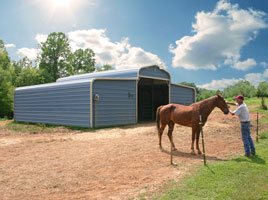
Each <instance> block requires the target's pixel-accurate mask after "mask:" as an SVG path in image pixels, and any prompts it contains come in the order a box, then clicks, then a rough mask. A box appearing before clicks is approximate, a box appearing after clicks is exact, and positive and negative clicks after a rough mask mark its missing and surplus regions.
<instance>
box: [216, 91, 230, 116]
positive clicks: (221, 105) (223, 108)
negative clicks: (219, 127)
mask: <svg viewBox="0 0 268 200" xmlns="http://www.w3.org/2000/svg"><path fill="white" fill-rule="evenodd" d="M216 99H217V100H216V106H217V107H218V108H219V109H221V111H222V112H223V113H224V114H226V115H227V114H228V113H229V108H228V106H227V104H226V102H225V100H224V98H223V96H222V95H220V94H217V96H216Z"/></svg>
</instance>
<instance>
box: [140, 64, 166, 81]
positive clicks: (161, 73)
mask: <svg viewBox="0 0 268 200" xmlns="http://www.w3.org/2000/svg"><path fill="white" fill-rule="evenodd" d="M139 76H145V77H155V78H160V79H167V80H170V77H169V74H168V72H167V71H165V70H162V69H160V68H159V67H158V66H151V67H145V68H141V69H140V71H139Z"/></svg>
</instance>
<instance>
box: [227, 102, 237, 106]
mask: <svg viewBox="0 0 268 200" xmlns="http://www.w3.org/2000/svg"><path fill="white" fill-rule="evenodd" d="M225 102H226V104H229V105H233V106H236V104H235V103H233V102H229V101H225Z"/></svg>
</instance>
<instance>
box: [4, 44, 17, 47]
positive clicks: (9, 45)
mask: <svg viewBox="0 0 268 200" xmlns="http://www.w3.org/2000/svg"><path fill="white" fill-rule="evenodd" d="M13 47H16V45H15V44H5V48H13Z"/></svg>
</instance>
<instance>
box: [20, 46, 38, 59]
mask: <svg viewBox="0 0 268 200" xmlns="http://www.w3.org/2000/svg"><path fill="white" fill-rule="evenodd" d="M38 53H39V50H38V49H35V48H21V49H18V51H17V54H19V55H21V57H24V56H27V57H28V58H29V59H30V60H35V59H36V57H37V54H38Z"/></svg>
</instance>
